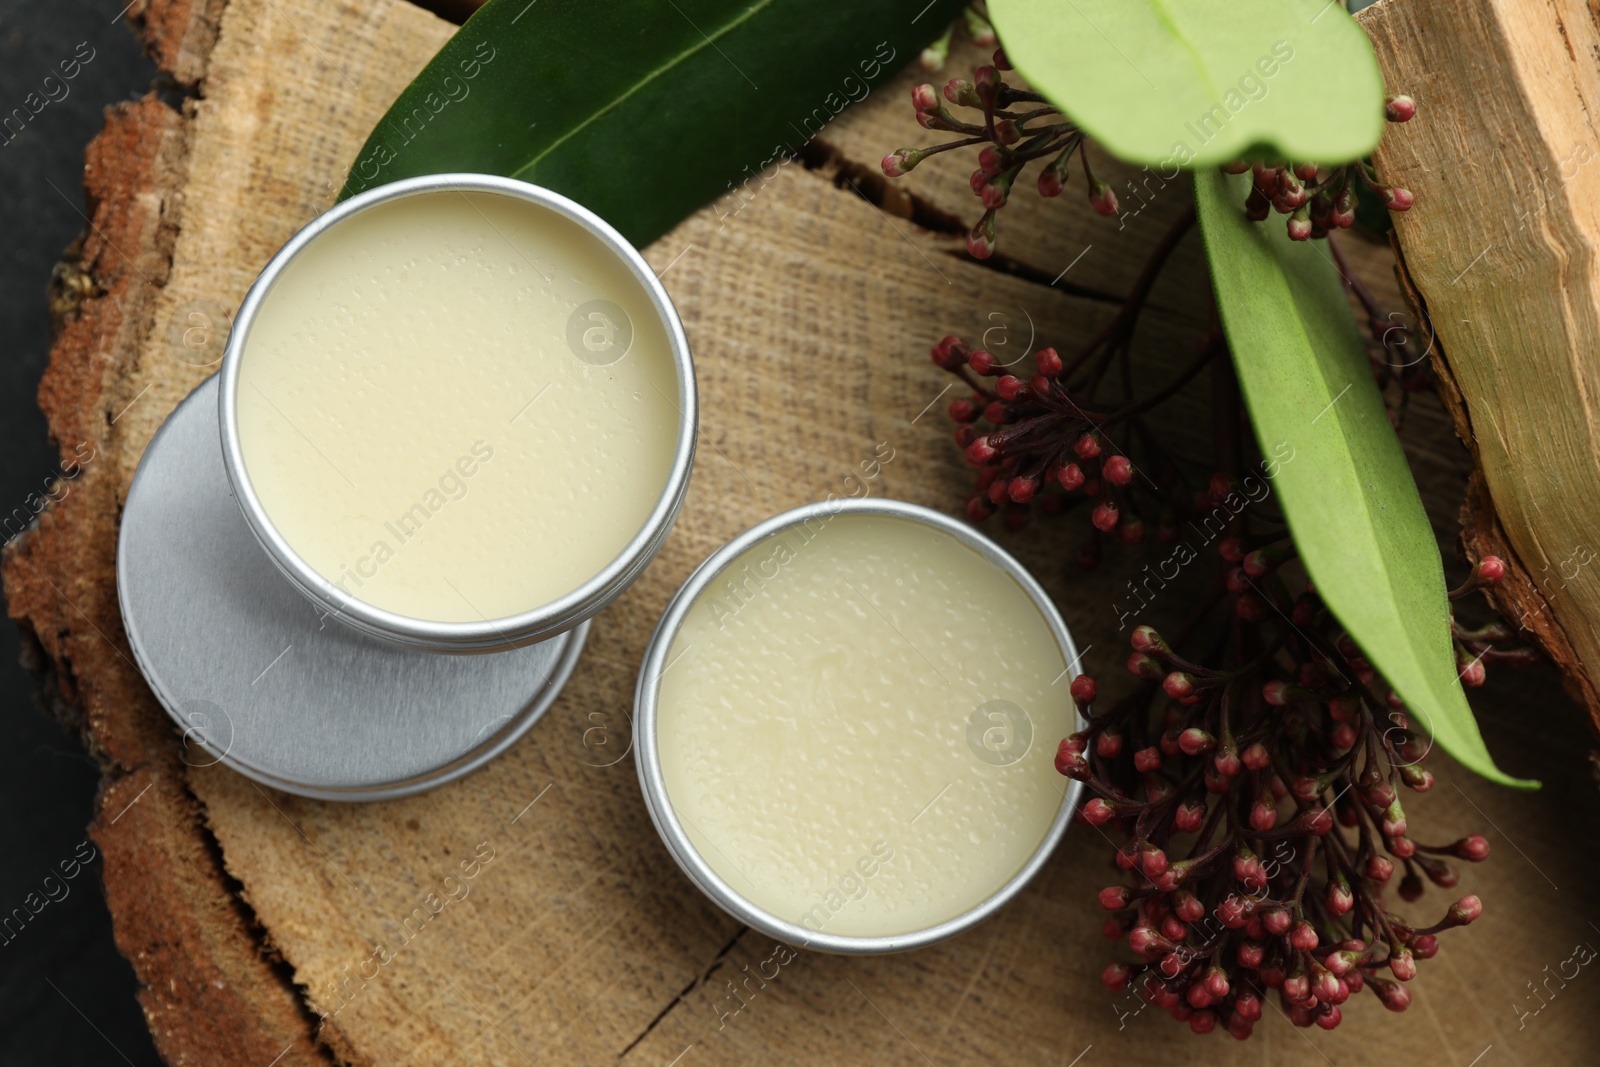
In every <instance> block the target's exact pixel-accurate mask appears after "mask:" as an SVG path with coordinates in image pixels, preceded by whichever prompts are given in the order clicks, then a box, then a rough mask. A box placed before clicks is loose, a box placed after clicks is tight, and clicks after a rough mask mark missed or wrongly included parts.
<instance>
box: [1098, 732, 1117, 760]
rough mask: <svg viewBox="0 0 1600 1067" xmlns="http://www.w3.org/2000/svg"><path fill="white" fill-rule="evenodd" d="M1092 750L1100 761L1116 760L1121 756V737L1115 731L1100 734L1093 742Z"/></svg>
mask: <svg viewBox="0 0 1600 1067" xmlns="http://www.w3.org/2000/svg"><path fill="white" fill-rule="evenodd" d="M1094 750H1095V751H1096V752H1098V753H1099V754H1100V758H1101V759H1116V758H1117V757H1118V756H1120V755H1121V754H1122V735H1121V734H1119V733H1116V732H1115V731H1113V732H1110V733H1104V734H1101V735H1100V737H1099V739H1098V740H1096V741H1095V745H1094Z"/></svg>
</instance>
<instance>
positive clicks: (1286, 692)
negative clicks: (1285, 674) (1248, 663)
mask: <svg viewBox="0 0 1600 1067" xmlns="http://www.w3.org/2000/svg"><path fill="white" fill-rule="evenodd" d="M1261 699H1263V700H1265V701H1266V702H1267V703H1268V704H1271V705H1272V706H1273V707H1275V708H1281V707H1284V706H1285V705H1288V704H1290V703H1292V702H1293V701H1294V689H1293V687H1292V686H1290V685H1289V683H1288V682H1285V681H1283V680H1281V679H1277V678H1274V679H1273V680H1272V681H1270V682H1268V683H1266V684H1265V685H1263V686H1262V687H1261Z"/></svg>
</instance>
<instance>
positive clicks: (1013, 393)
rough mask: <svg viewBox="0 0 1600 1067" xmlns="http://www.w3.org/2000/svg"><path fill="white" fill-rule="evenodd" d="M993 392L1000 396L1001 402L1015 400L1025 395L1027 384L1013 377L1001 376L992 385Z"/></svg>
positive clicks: (1008, 375)
mask: <svg viewBox="0 0 1600 1067" xmlns="http://www.w3.org/2000/svg"><path fill="white" fill-rule="evenodd" d="M994 391H995V392H997V393H999V394H1000V399H1001V400H1016V399H1018V398H1019V397H1021V396H1023V395H1024V394H1025V393H1027V391H1028V383H1027V382H1025V381H1023V380H1022V379H1021V378H1018V377H1015V376H1014V375H1010V374H1002V375H1001V376H1000V380H999V381H997V382H995V383H994Z"/></svg>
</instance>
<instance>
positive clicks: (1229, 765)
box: [1211, 741, 1243, 778]
mask: <svg viewBox="0 0 1600 1067" xmlns="http://www.w3.org/2000/svg"><path fill="white" fill-rule="evenodd" d="M1211 765H1212V766H1213V767H1215V768H1216V769H1217V773H1218V774H1220V775H1222V776H1223V777H1224V778H1232V777H1234V776H1236V775H1237V774H1238V773H1239V772H1240V771H1241V770H1242V769H1243V765H1242V764H1241V763H1240V760H1239V753H1238V750H1236V749H1235V748H1234V747H1233V742H1232V741H1229V742H1228V743H1227V744H1225V745H1223V746H1222V747H1221V748H1219V749H1218V750H1217V754H1216V756H1215V757H1214V758H1213V759H1212V761H1211Z"/></svg>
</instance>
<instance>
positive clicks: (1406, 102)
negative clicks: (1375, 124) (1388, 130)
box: [1383, 96, 1417, 122]
mask: <svg viewBox="0 0 1600 1067" xmlns="http://www.w3.org/2000/svg"><path fill="white" fill-rule="evenodd" d="M1416 113H1417V102H1416V101H1415V100H1413V99H1411V98H1410V97H1409V96H1391V97H1389V99H1387V100H1385V101H1384V102H1383V117H1384V118H1386V119H1388V120H1389V121H1390V122H1410V121H1411V119H1412V117H1413V116H1414V115H1416Z"/></svg>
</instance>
